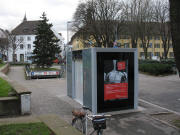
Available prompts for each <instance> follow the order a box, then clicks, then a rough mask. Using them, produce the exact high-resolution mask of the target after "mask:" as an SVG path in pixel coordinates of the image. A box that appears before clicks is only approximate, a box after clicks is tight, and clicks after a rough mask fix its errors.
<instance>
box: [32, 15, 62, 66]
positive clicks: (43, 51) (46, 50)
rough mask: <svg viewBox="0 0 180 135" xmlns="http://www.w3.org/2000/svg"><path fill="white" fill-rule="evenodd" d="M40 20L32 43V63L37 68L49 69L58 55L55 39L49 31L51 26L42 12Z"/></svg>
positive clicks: (56, 40) (57, 40)
mask: <svg viewBox="0 0 180 135" xmlns="http://www.w3.org/2000/svg"><path fill="white" fill-rule="evenodd" d="M40 18H41V19H42V20H41V21H40V23H39V25H38V27H37V29H36V30H37V33H36V38H35V41H34V44H35V46H34V47H35V49H34V51H33V54H34V56H33V58H34V63H35V64H36V65H37V67H41V68H45V67H50V66H52V64H53V60H55V58H56V57H55V55H56V54H59V53H60V47H59V46H58V42H59V39H57V38H56V37H55V35H54V33H53V31H52V30H51V27H52V24H50V23H48V19H47V18H46V14H45V13H44V12H43V14H42V17H40Z"/></svg>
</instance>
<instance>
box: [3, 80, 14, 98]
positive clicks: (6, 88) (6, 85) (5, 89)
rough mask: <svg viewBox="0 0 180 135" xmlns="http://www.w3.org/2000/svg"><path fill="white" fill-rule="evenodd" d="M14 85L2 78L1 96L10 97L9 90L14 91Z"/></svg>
mask: <svg viewBox="0 0 180 135" xmlns="http://www.w3.org/2000/svg"><path fill="white" fill-rule="evenodd" d="M12 91H13V90H12V87H11V86H10V85H9V83H8V82H7V81H5V80H3V79H2V78H0V97H8V94H9V92H12Z"/></svg>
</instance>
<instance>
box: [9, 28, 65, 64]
mask: <svg viewBox="0 0 180 135" xmlns="http://www.w3.org/2000/svg"><path fill="white" fill-rule="evenodd" d="M53 32H54V34H55V36H56V37H57V38H58V39H59V40H60V41H59V43H58V44H59V46H60V47H61V50H62V52H61V53H63V50H64V42H63V37H62V36H60V35H59V34H58V33H57V32H55V30H53ZM21 37H23V41H22V42H21V44H23V49H20V46H18V48H17V49H16V52H15V54H17V62H20V54H24V62H28V59H27V57H28V56H31V54H32V52H33V50H34V43H33V42H34V41H35V37H36V35H18V36H16V40H17V43H19V42H18V40H20V38H21ZM28 37H30V38H31V40H28ZM28 44H30V45H31V49H28ZM12 54H13V51H12V49H9V52H8V61H9V62H12V61H13V57H12Z"/></svg>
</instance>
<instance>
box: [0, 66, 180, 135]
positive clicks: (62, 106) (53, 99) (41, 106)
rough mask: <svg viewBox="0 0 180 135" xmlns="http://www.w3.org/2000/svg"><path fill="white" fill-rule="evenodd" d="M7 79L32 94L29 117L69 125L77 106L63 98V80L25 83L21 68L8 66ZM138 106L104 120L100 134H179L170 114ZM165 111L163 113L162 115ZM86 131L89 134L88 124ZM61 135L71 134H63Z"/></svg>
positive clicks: (64, 96) (145, 106)
mask: <svg viewBox="0 0 180 135" xmlns="http://www.w3.org/2000/svg"><path fill="white" fill-rule="evenodd" d="M8 76H9V77H10V78H11V79H14V80H16V81H18V82H20V83H21V84H22V85H24V86H25V87H27V88H28V89H29V90H30V91H32V98H31V100H32V104H31V105H32V116H35V118H36V119H38V120H39V121H42V118H37V116H41V115H43V116H48V117H47V119H46V121H45V122H46V123H47V124H48V123H49V122H50V123H49V124H50V125H51V123H54V118H53V117H50V116H51V114H56V115H57V116H58V117H59V118H60V119H62V120H64V121H66V122H67V123H69V124H70V123H71V120H72V113H71V111H72V109H73V108H77V107H80V104H79V103H77V102H76V101H74V100H72V99H70V98H69V97H67V96H66V95H67V93H66V81H65V80H60V79H48V80H45V79H41V80H28V81H27V80H24V73H23V69H22V67H11V71H10V73H9V75H8ZM166 79H167V78H166ZM150 92H151V91H150ZM161 97H162V98H163V97H165V96H161ZM145 99H146V98H145ZM139 105H140V106H141V107H143V108H144V110H143V111H141V112H138V113H129V114H121V115H114V116H113V117H112V118H111V119H110V120H108V121H107V129H106V130H104V132H103V135H180V131H179V129H177V128H175V127H174V126H172V125H171V121H172V120H174V119H177V118H178V117H179V116H177V115H175V114H172V113H171V114H167V113H168V112H167V111H165V110H163V109H160V108H157V107H153V106H150V105H148V104H145V103H142V102H139ZM165 112H167V113H166V115H165ZM46 114H49V115H50V116H49V115H46ZM33 118H34V117H33ZM51 119H52V120H51ZM12 120H13V118H12ZM32 120H33V119H32ZM55 120H56V119H55ZM10 121H11V120H10ZM51 121H52V122H51ZM0 123H1V121H0ZM64 126H65V125H64ZM59 127H61V126H54V128H55V129H56V128H57V129H58V130H60V128H59ZM65 127H66V126H65ZM65 131H67V130H65ZM68 131H69V130H68ZM88 131H89V132H90V131H92V125H91V122H90V121H89V128H88ZM64 135H71V134H70V133H69V134H68V133H67V134H66V133H64ZM72 135H74V133H73V134H72Z"/></svg>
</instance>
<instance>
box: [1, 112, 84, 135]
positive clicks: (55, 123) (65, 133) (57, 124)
mask: <svg viewBox="0 0 180 135" xmlns="http://www.w3.org/2000/svg"><path fill="white" fill-rule="evenodd" d="M38 122H43V123H45V124H46V125H47V126H48V127H49V128H50V129H51V130H52V131H53V132H54V133H55V134H56V135H82V134H81V133H80V132H79V131H77V130H76V129H75V128H73V127H72V126H71V125H70V124H68V123H67V122H65V121H64V120H62V119H61V118H60V117H59V116H57V115H53V114H51V115H41V116H22V117H16V118H1V119H0V125H7V124H20V123H24V124H27V123H38Z"/></svg>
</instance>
